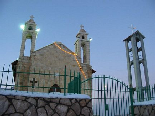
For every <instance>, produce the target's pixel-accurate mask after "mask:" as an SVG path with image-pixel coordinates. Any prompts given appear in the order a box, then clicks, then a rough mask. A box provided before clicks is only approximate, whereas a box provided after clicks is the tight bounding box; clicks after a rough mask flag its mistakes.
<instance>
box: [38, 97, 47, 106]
mask: <svg viewBox="0 0 155 116" xmlns="http://www.w3.org/2000/svg"><path fill="white" fill-rule="evenodd" d="M45 105H46V103H45V102H44V101H43V100H41V99H38V107H42V106H45Z"/></svg>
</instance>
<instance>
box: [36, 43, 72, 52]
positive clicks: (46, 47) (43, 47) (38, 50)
mask: <svg viewBox="0 0 155 116" xmlns="http://www.w3.org/2000/svg"><path fill="white" fill-rule="evenodd" d="M56 44H58V45H59V46H60V45H61V46H62V47H63V48H65V49H66V50H67V51H69V52H72V51H71V50H70V49H69V48H67V47H66V46H65V45H64V44H62V43H61V42H56ZM49 46H55V45H54V43H52V44H49V45H47V46H44V47H42V48H40V49H38V50H36V51H34V52H37V51H40V50H43V49H45V48H47V47H49Z"/></svg>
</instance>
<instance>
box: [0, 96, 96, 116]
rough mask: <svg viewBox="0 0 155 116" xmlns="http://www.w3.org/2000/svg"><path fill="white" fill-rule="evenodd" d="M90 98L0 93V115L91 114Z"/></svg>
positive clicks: (47, 115) (69, 115)
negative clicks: (43, 96)
mask: <svg viewBox="0 0 155 116" xmlns="http://www.w3.org/2000/svg"><path fill="white" fill-rule="evenodd" d="M92 114H93V113H92V100H91V99H75V98H42V97H25V96H12V95H10V96H8V95H0V116H3V115H4V116H92Z"/></svg>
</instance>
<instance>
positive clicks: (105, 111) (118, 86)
mask: <svg viewBox="0 0 155 116" xmlns="http://www.w3.org/2000/svg"><path fill="white" fill-rule="evenodd" d="M23 70H24V69H23ZM69 72H70V73H67V68H66V67H65V68H64V71H63V73H60V72H59V73H55V72H54V73H50V72H46V71H41V70H39V71H38V72H37V71H36V70H35V69H33V72H26V71H20V72H13V71H12V67H11V66H9V67H8V68H7V69H6V68H5V67H3V69H2V71H0V75H1V76H0V88H1V89H5V90H8V89H10V90H14V89H15V90H16V92H18V91H17V90H25V91H27V92H32V93H33V92H34V91H41V92H49V91H51V92H53V93H54V92H55V91H58V92H61V93H64V95H66V93H77V94H81V93H84V94H88V95H89V96H92V106H93V114H94V116H134V111H133V105H134V102H137V101H147V100H151V99H155V85H154V86H149V87H143V88H142V89H141V94H139V93H140V92H139V91H136V90H135V89H134V88H129V87H128V85H126V84H125V83H124V82H122V81H119V80H118V79H115V78H112V77H106V76H97V77H93V78H88V79H87V80H84V81H81V75H80V73H75V71H74V72H72V71H69ZM13 75H14V76H15V75H16V81H15V80H14V79H15V78H14V77H13ZM27 76H28V78H27ZM21 77H22V79H24V80H22V81H23V82H28V83H29V84H27V85H24V84H23V85H21V82H20V81H19V79H20V78H21ZM35 79H36V80H35ZM45 80H47V81H48V82H47V81H45ZM41 82H42V83H41ZM49 82H50V84H48V83H49ZM90 83H91V84H92V87H90V86H88V85H89V84H90ZM24 88H26V89H24ZM47 90H48V91H47Z"/></svg>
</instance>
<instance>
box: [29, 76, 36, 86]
mask: <svg viewBox="0 0 155 116" xmlns="http://www.w3.org/2000/svg"><path fill="white" fill-rule="evenodd" d="M30 83H32V88H34V85H35V83H37V81H35V78H33V81H30Z"/></svg>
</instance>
